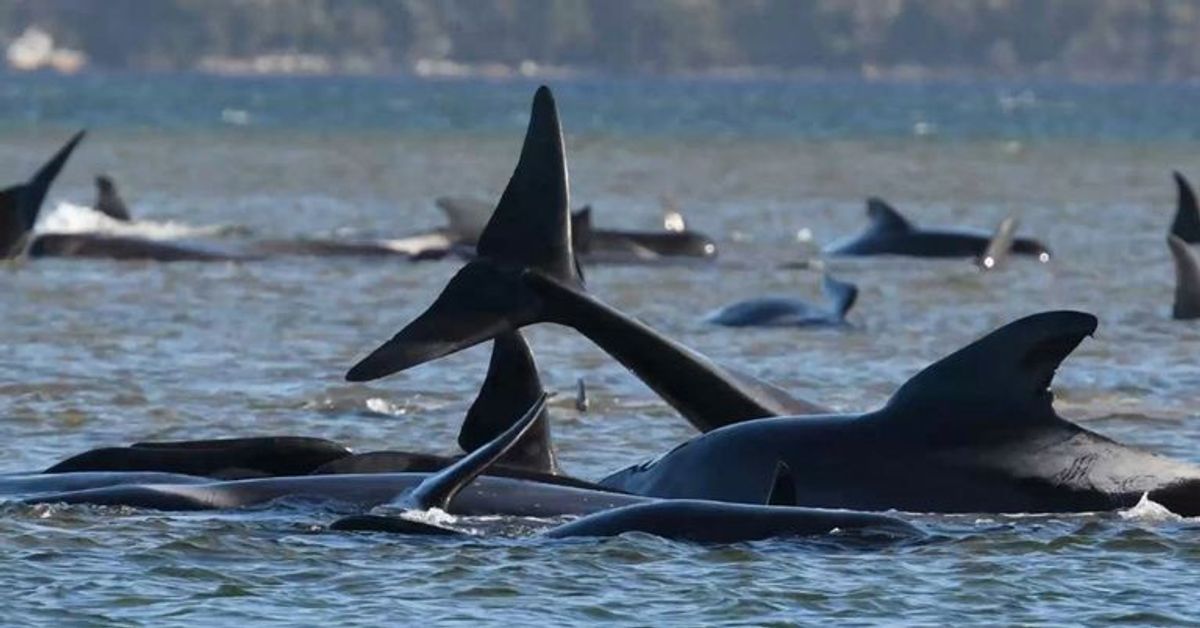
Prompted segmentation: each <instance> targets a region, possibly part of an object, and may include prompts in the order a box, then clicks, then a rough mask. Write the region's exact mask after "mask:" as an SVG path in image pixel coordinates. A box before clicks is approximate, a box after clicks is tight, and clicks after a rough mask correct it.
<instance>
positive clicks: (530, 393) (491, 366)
mask: <svg viewBox="0 0 1200 628" xmlns="http://www.w3.org/2000/svg"><path fill="white" fill-rule="evenodd" d="M543 392H544V391H543V389H542V381H541V379H539V378H538V372H537V364H536V363H535V362H534V360H533V353H532V352H531V351H530V350H529V344H528V343H527V342H525V338H524V337H523V336H522V335H521V333H520V332H516V331H513V332H506V333H503V334H500V335H499V336H496V338H495V339H494V340H493V341H492V359H491V361H490V362H489V363H488V372H487V378H486V379H484V380H483V385H482V386H481V387H480V389H479V395H478V396H476V397H475V402H474V403H472V404H471V407H470V409H468V410H467V416H466V418H465V419H464V420H463V425H462V429H461V430H460V431H459V433H458V445H459V446H460V447H462V448H463V451H466V452H472V451H475V450H476V449H479V448H480V447H483V446H484V445H486V444H488V443H489V442H491V441H492V440H494V439H495V438H496V437H497V436H499V435H500V434H502V433H503V432H504V430H506V429H508V428H509V427H510V426H511V425H512V422H513V421H514V420H515V419H517V418H518V417H520V416H521V412H522V411H524V410H525V409H526V408H528V407H529V406H530V404H532V403H534V402H536V401H537V399H538V397H540V396H541V395H542V394H543ZM500 463H501V464H505V465H507V466H511V467H520V468H522V469H531V470H534V471H540V472H542V473H551V474H557V473H558V462H557V460H556V459H555V455H554V445H553V443H552V442H551V439H550V418H549V412H547V411H545V410H543V411H542V413H541V416H539V417H538V418H537V419H536V422H535V424H534V425H533V427H531V428H530V429H529V432H528V433H526V434H525V436H524V437H522V438H521V440H520V441H519V442H517V443H516V444H515V445H513V447H512V449H511V450H510V451H509V452H508V453H507V454H505V455H504V457H503V458H502V459H501V460H500Z"/></svg>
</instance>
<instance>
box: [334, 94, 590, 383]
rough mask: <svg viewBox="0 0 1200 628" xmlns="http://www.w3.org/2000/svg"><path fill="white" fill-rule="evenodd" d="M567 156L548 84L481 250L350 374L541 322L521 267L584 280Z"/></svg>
mask: <svg viewBox="0 0 1200 628" xmlns="http://www.w3.org/2000/svg"><path fill="white" fill-rule="evenodd" d="M568 200H569V199H568V195H567V162H566V158H565V156H564V154H563V139H562V128H561V127H560V126H559V121H558V110H557V108H556V107H555V105H554V97H553V96H552V95H551V94H550V90H549V89H548V88H546V87H545V86H543V87H540V88H538V90H537V93H536V94H535V95H534V98H533V110H532V113H531V115H530V119H529V129H528V131H527V132H526V134H525V144H524V145H523V146H522V148H521V157H520V159H519V160H518V162H517V167H516V170H515V171H514V172H513V175H512V178H511V179H510V180H509V182H508V187H506V188H505V190H504V195H503V196H501V197H500V203H499V205H497V206H496V210H495V212H494V213H493V214H492V218H491V220H489V221H488V224H487V227H486V228H485V229H484V230H483V235H481V236H480V238H479V242H478V244H477V245H476V247H475V249H476V252H477V253H478V254H479V256H478V257H477V258H476V259H475V260H473V261H471V262H470V263H468V264H467V265H466V266H464V267H463V268H462V269H461V270H459V271H458V274H456V275H455V276H454V277H453V278H451V279H450V282H449V283H448V284H447V285H446V287H445V288H444V289H443V290H442V293H441V294H440V295H438V298H437V299H436V300H435V301H434V302H433V304H432V305H430V306H429V307H428V308H427V309H426V310H425V311H424V312H422V313H421V315H419V316H418V317H417V318H416V320H414V321H412V322H410V323H409V324H408V325H407V326H405V327H404V329H401V330H400V332H399V333H397V334H396V335H395V336H393V337H392V338H391V340H388V341H387V342H385V343H384V344H383V345H381V346H380V347H378V348H377V349H375V350H374V351H373V352H371V354H370V355H368V356H367V357H365V358H363V359H362V360H361V361H359V362H358V364H355V365H354V366H353V367H352V368H351V369H350V370H349V371H348V372H347V373H346V379H347V380H349V381H352V382H359V381H369V380H373V379H378V378H380V377H384V376H387V375H390V374H392V373H395V372H397V371H401V370H404V369H407V368H410V367H412V366H415V365H417V364H422V363H424V362H428V361H430V360H433V359H436V358H439V357H442V356H445V355H449V354H451V353H454V352H456V351H460V350H462V349H466V348H467V347H471V346H474V345H476V344H479V343H480V342H483V341H485V340H489V339H491V338H494V337H495V336H496V334H499V333H502V332H505V331H511V330H513V329H517V328H519V327H521V326H523V325H528V324H530V323H533V322H536V321H537V320H539V317H540V316H541V315H542V314H543V313H542V311H541V309H540V308H541V303H540V302H539V301H538V299H537V298H536V297H535V296H534V295H533V294H532V292H531V291H530V290H529V289H528V288H527V287H526V286H525V284H524V282H523V280H522V278H521V276H520V275H521V273H523V272H527V271H530V270H536V271H538V272H542V273H545V274H546V275H547V276H550V277H554V278H556V279H558V280H561V281H563V282H565V283H567V284H570V285H572V286H581V285H582V283H583V282H582V280H581V273H580V270H579V266H578V263H577V261H576V259H575V253H574V249H573V247H572V244H571V218H570V217H571V212H570V210H569V209H568V205H567V202H568Z"/></svg>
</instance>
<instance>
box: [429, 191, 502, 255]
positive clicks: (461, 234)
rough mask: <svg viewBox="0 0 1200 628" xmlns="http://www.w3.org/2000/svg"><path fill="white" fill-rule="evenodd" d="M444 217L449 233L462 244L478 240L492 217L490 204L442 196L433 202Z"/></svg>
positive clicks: (476, 200)
mask: <svg viewBox="0 0 1200 628" xmlns="http://www.w3.org/2000/svg"><path fill="white" fill-rule="evenodd" d="M433 204H434V205H437V208H438V209H440V210H442V213H443V214H445V215H446V222H447V223H449V225H450V231H452V232H454V235H455V236H456V237H458V238H460V239H461V240H463V241H464V242H469V243H474V242H475V241H477V240H478V239H479V234H481V233H483V229H484V227H486V226H487V223H488V219H489V218H491V216H492V210H493V209H495V208H494V207H492V204H491V203H489V202H487V201H481V200H479V199H475V198H463V197H450V196H443V197H440V198H438V199H435V200H434V201H433Z"/></svg>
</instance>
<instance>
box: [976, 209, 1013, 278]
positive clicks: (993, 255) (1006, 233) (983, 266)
mask: <svg viewBox="0 0 1200 628" xmlns="http://www.w3.org/2000/svg"><path fill="white" fill-rule="evenodd" d="M1017 225H1018V222H1017V219H1016V218H1014V217H1012V216H1009V217H1007V218H1005V219H1004V220H1001V221H1000V224H999V225H997V226H996V232H995V233H994V234H992V239H991V240H988V244H987V248H985V249H984V250H983V254H982V255H980V256H979V257H978V258H977V259H976V260H975V265H976V266H978V267H979V269H980V270H993V269H996V268H999V267H1000V266H1001V265H1002V264H1004V262H1005V260H1007V259H1008V256H1009V254H1010V253H1012V250H1013V241H1014V238H1015V237H1016V234H1017Z"/></svg>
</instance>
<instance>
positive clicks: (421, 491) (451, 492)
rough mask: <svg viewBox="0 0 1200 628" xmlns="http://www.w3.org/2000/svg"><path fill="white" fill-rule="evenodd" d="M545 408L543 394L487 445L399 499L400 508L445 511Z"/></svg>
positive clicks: (513, 443)
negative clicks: (438, 509)
mask: <svg viewBox="0 0 1200 628" xmlns="http://www.w3.org/2000/svg"><path fill="white" fill-rule="evenodd" d="M545 409H546V395H545V394H542V395H539V396H538V398H537V400H536V401H534V402H533V405H531V406H530V407H529V409H528V410H526V411H525V414H524V415H523V416H522V417H521V418H520V419H517V421H516V422H514V423H513V424H512V426H511V427H509V428H508V429H507V430H504V432H503V433H501V434H500V435H499V436H497V437H496V438H494V439H492V441H491V442H489V443H488V444H486V445H484V446H483V447H480V448H478V449H476V450H475V451H472V452H471V453H469V454H467V455H466V456H463V457H462V458H460V459H459V460H457V461H456V462H455V463H454V464H452V465H450V466H448V467H446V468H445V469H442V470H441V471H438V472H437V473H435V474H433V475H432V476H430V477H428V478H426V479H425V480H424V481H423V482H421V483H420V484H418V485H417V487H416V488H414V489H412V491H410V492H409V493H408V494H407V495H405V496H404V497H403V498H402V499H401V500H400V501H401V505H402V506H403V507H404V508H407V509H409V510H429V509H431V508H440V509H442V510H445V509H446V507H447V506H449V505H450V502H451V500H453V499H454V497H455V496H456V495H458V493H459V492H460V491H462V490H463V489H464V488H466V487H467V485H468V484H470V483H471V481H472V480H474V479H475V478H477V477H479V474H481V473H483V472H484V471H486V470H487V469H488V467H490V466H492V465H493V464H494V463H495V462H496V460H498V459H500V457H501V456H503V455H504V454H506V453H508V451H509V450H510V449H512V447H513V446H514V445H516V444H517V441H519V440H520V439H521V437H523V436H524V435H525V433H526V432H528V431H529V429H530V428H531V427H533V424H534V423H535V422H536V421H537V419H538V417H539V416H541V415H542V412H543V411H545Z"/></svg>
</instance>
